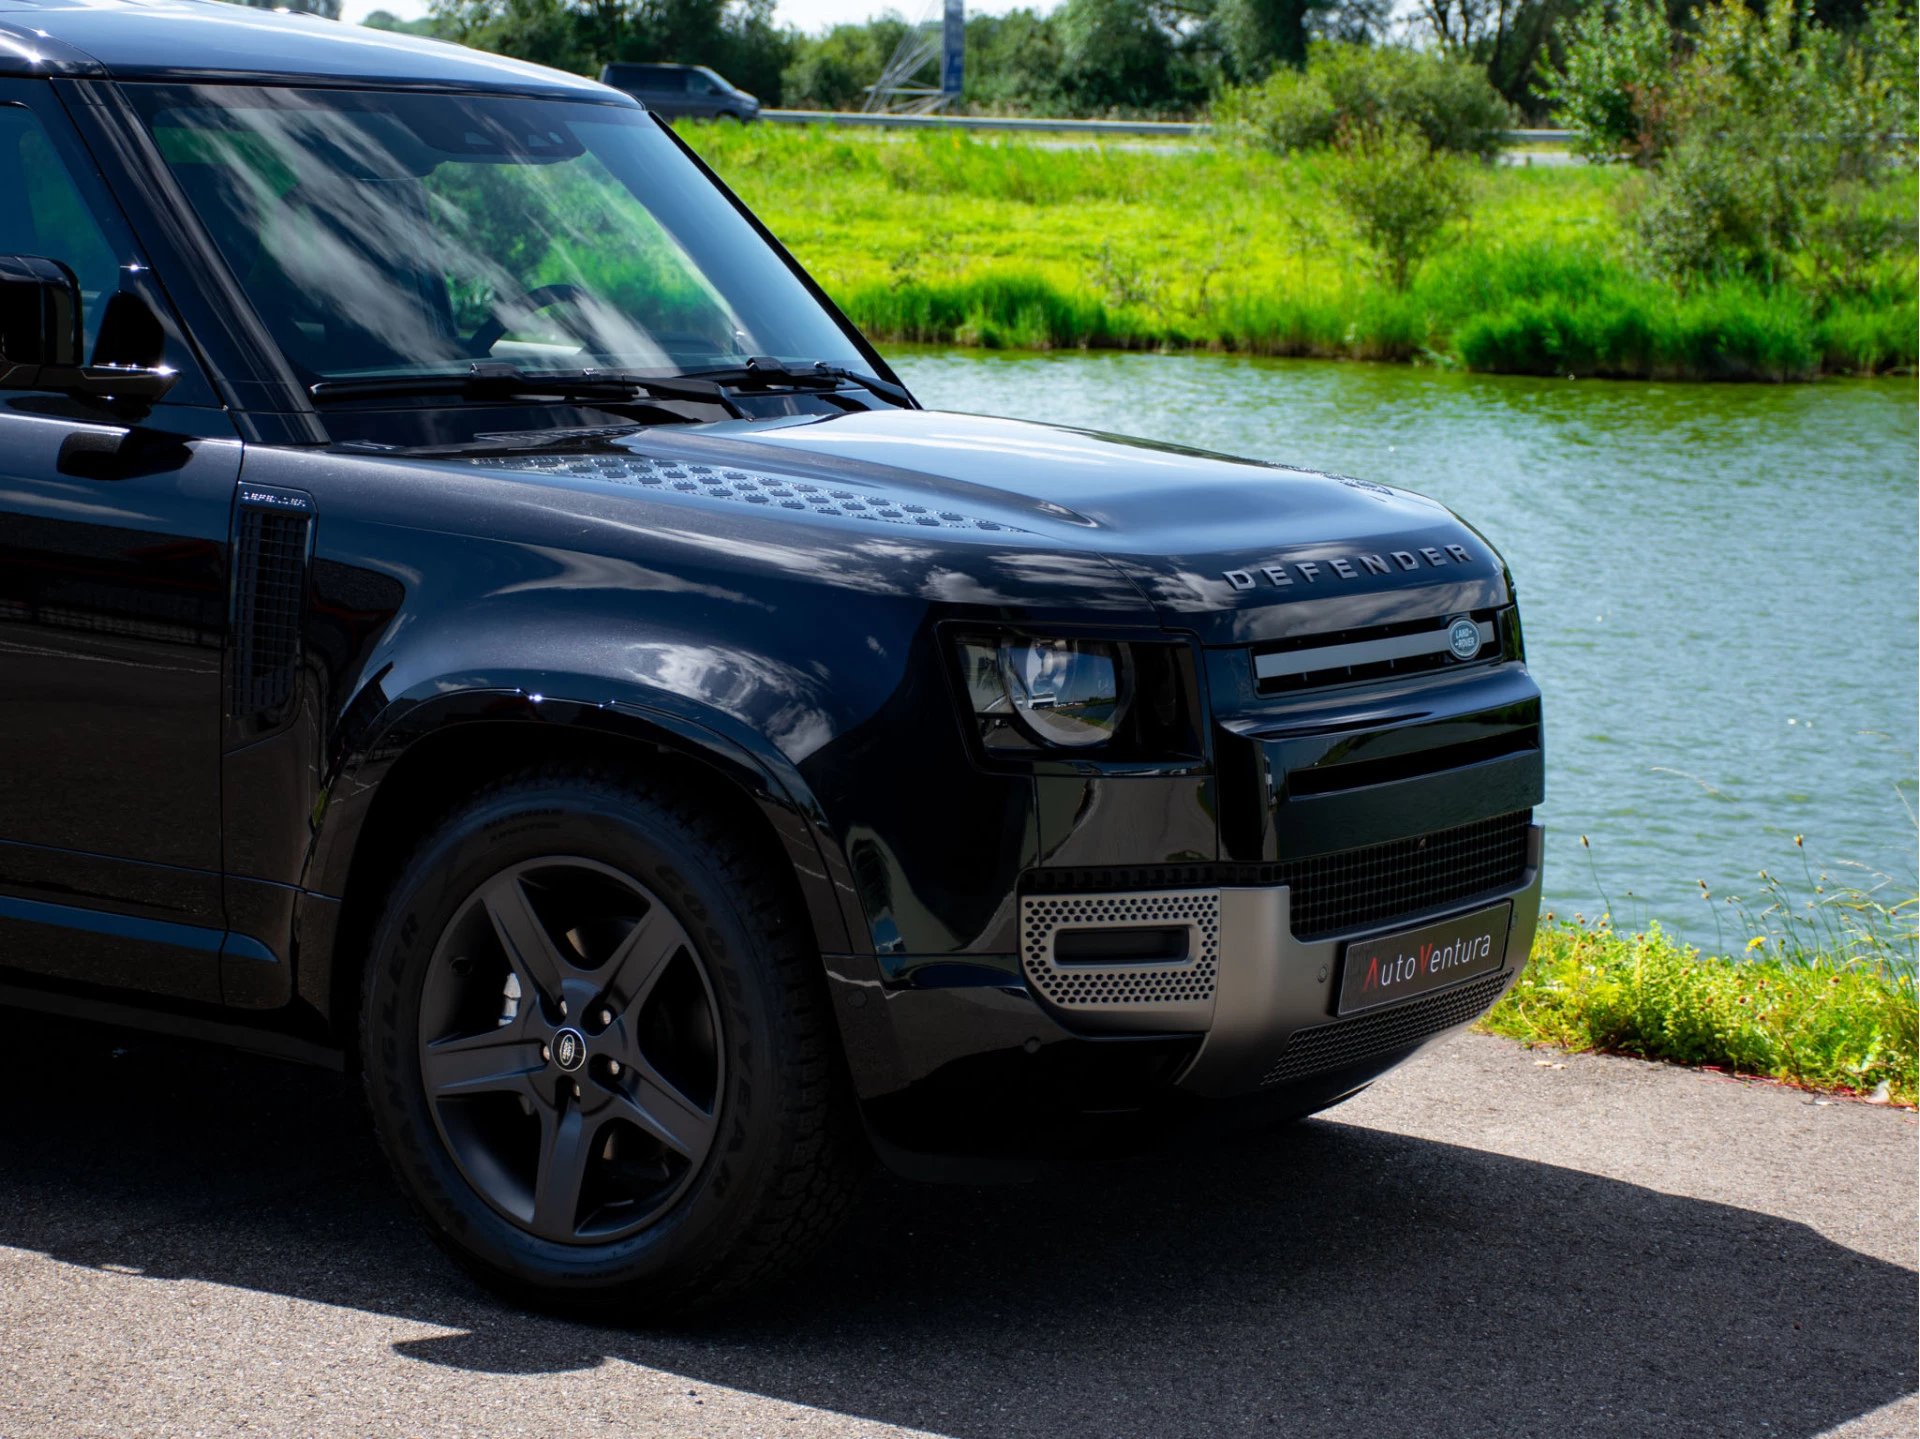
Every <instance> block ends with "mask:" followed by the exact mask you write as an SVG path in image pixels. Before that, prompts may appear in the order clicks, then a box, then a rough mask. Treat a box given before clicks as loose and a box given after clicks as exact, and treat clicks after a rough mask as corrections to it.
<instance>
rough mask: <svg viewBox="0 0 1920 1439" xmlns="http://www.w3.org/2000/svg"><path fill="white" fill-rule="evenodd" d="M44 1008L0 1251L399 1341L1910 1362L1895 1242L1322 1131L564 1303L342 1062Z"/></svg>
mask: <svg viewBox="0 0 1920 1439" xmlns="http://www.w3.org/2000/svg"><path fill="white" fill-rule="evenodd" d="M59 1028H60V1029H61V1030H62V1031H63V1033H61V1034H60V1035H58V1036H54V1035H51V1034H50V1033H49V1032H48V1030H47V1027H46V1026H44V1025H41V1024H39V1023H38V1022H35V1021H32V1020H30V1019H26V1018H24V1017H21V1016H5V1017H0V1086H4V1092H5V1093H6V1094H7V1096H8V1100H7V1103H6V1104H5V1106H4V1108H0V1245H4V1246H12V1247H16V1248H20V1249H25V1250H30V1251H39V1252H41V1253H44V1254H46V1255H49V1256H51V1257H53V1258H55V1259H58V1260H60V1261H63V1262H67V1263H72V1264H78V1265H89V1266H98V1267H107V1266H112V1267H114V1268H116V1269H118V1270H120V1271H131V1272H137V1273H140V1274H145V1275H148V1276H151V1277H155V1278H164V1279H195V1280H202V1281H206V1282H209V1283H213V1284H219V1285H231V1286H238V1287H243V1288H246V1289H251V1290H258V1291H265V1292H269V1293H273V1294H280V1295H286V1296H291V1297H293V1298H297V1299H304V1300H312V1301H316V1302H319V1303H323V1304H328V1305H336V1306H343V1307H345V1308H348V1309H355V1310H362V1311H366V1312H369V1313H373V1314H379V1315H387V1316H394V1317H400V1318H404V1319H408V1320H413V1321H418V1322H420V1323H422V1324H426V1325H431V1326H436V1327H439V1328H442V1329H445V1330H447V1331H450V1332H449V1333H447V1334H445V1335H440V1336H430V1337H423V1338H414V1339H408V1340H403V1341H401V1342H399V1343H396V1344H394V1346H393V1348H394V1350H395V1351H396V1352H397V1353H399V1354H400V1355H402V1356H403V1357H405V1358H408V1359H411V1360H414V1361H418V1362H421V1363H426V1364H435V1365H442V1366H447V1367H449V1368H451V1369H455V1370H466V1371H474V1372H481V1373H487V1374H529V1373H535V1374H537V1373H554V1372H566V1371H580V1370H588V1369H592V1368H594V1367H596V1366H599V1365H603V1364H605V1363H607V1362H608V1361H609V1360H627V1361H630V1362H632V1363H635V1364H641V1365H646V1366H649V1367H652V1368H655V1369H660V1370H665V1371H669V1372H672V1373H675V1374H679V1375H683V1376H685V1377H686V1378H687V1379H688V1380H689V1381H691V1382H692V1383H694V1384H695V1385H698V1384H708V1385H716V1386H725V1387H727V1388H731V1389H736V1390H743V1391H748V1392H751V1393H757V1394H763V1395H767V1396H771V1397H774V1398H777V1399H780V1400H784V1401H788V1402H792V1403H797V1404H807V1405H813V1406H818V1407H820V1408H824V1409H828V1410H834V1411H838V1412H840V1413H844V1414H848V1415H854V1416H858V1417H860V1418H863V1419H869V1420H875V1421H881V1422H887V1423H895V1424H901V1425H907V1426H911V1427H916V1428H923V1429H930V1430H935V1431H938V1432H940V1433H943V1434H949V1435H954V1436H969V1439H971V1436H976V1435H977V1436H983V1439H984V1436H1001V1435H1008V1434H1017V1433H1034V1434H1048V1435H1065V1434H1105V1435H1114V1434H1125V1435H1153V1436H1171V1435H1181V1434H1196V1435H1197V1434H1206V1435H1215V1434H1231V1433H1239V1432H1260V1433H1270V1432H1271V1433H1284V1434H1287V1435H1290V1436H1329V1439H1332V1436H1349V1435H1354V1434H1363V1433H1370V1432H1371V1433H1388V1434H1462V1435H1480V1434H1495V1433H1514V1434H1530V1433H1568V1432H1579V1431H1594V1432H1605V1433H1611V1434H1631V1433H1652V1432H1660V1433H1668V1434H1680V1433H1684V1434H1721V1433H1725V1434H1730V1435H1731V1434H1738V1435H1743V1436H1746V1435H1753V1434H1762V1433H1765V1434H1771V1435H1775V1436H1780V1435H1813V1434H1817V1433H1819V1432H1820V1431H1822V1430H1823V1429H1826V1428H1828V1427H1830V1426H1832V1425H1835V1424H1837V1423H1839V1422H1841V1421H1843V1420H1845V1419H1848V1418H1851V1417H1853V1416H1856V1415H1859V1414H1862V1413H1865V1412H1868V1411H1871V1410H1873V1409H1875V1408H1877V1407H1879V1406H1881V1405H1884V1404H1886V1403H1889V1402H1891V1401H1893V1400H1895V1399H1898V1398H1900V1397H1901V1396H1902V1395H1904V1394H1906V1393H1908V1392H1910V1391H1911V1390H1912V1388H1913V1370H1914V1355H1915V1347H1916V1343H1917V1342H1920V1335H1917V1334H1916V1318H1915V1279H1914V1276H1913V1274H1912V1273H1911V1272H1909V1271H1908V1270H1905V1269H1903V1268H1901V1267H1899V1266H1897V1265H1893V1264H1889V1263H1886V1262H1883V1261H1880V1260H1877V1259H1873V1258H1870V1257H1867V1256H1865V1255H1862V1254H1859V1253H1856V1252H1854V1251H1852V1250H1849V1249H1846V1248H1844V1247H1842V1246H1840V1245H1837V1244H1835V1243H1833V1242H1831V1241H1829V1240H1827V1239H1825V1238H1823V1237H1822V1236H1820V1235H1819V1234H1817V1233H1815V1232H1814V1231H1812V1230H1811V1229H1809V1228H1807V1227H1806V1226H1804V1225H1801V1224H1797V1223H1792V1222H1788V1221H1785V1220H1781V1219H1778V1218H1775V1217H1772V1216H1770V1215H1766V1214H1760V1213H1755V1212H1752V1211H1748V1210H1741V1209H1736V1208H1730V1207H1727V1206H1724V1205H1719V1204H1714V1203H1709V1202H1704V1201H1701V1200H1696V1199H1688V1198H1681V1197H1675V1196H1673V1195H1668V1194H1661V1193H1657V1192H1655V1191H1653V1190H1650V1189H1646V1188H1642V1187H1639V1186H1636V1185H1633V1184H1627V1183H1622V1182H1620V1181H1618V1180H1613V1179H1606V1178H1600V1177H1597V1176H1594V1175H1591V1174H1586V1173H1582V1172H1580V1171H1576V1170H1569V1169H1561V1168H1556V1167H1553V1166H1549V1165H1544V1164H1539V1163H1532V1162H1528V1161H1523V1160H1517V1159H1512V1158H1507V1157H1504V1156H1501V1155H1496V1154H1488V1153H1484V1152H1481V1151H1477V1150H1473V1149H1467V1148H1461V1147H1457V1146H1452V1145H1446V1144H1438V1143H1433V1142H1430V1141H1426V1140H1421V1139H1416V1138H1408V1137H1405V1136H1400V1135H1394V1134H1388V1133H1382V1132H1379V1131H1376V1130H1370V1129H1366V1128H1363V1127H1359V1126H1355V1125H1345V1124H1338V1123H1331V1122H1326V1121H1314V1122H1309V1123H1306V1124H1303V1125H1298V1126H1294V1127H1293V1128H1292V1129H1290V1130H1285V1131H1279V1132H1274V1133H1267V1134H1261V1135H1254V1136H1248V1137H1245V1138H1242V1139H1239V1140H1235V1141H1231V1142H1226V1143H1222V1144H1219V1145H1217V1146H1214V1147H1211V1148H1208V1149H1206V1150H1204V1151H1201V1152H1198V1153H1195V1152H1187V1153H1182V1154H1180V1155H1177V1156H1160V1157H1154V1158H1143V1159H1133V1160H1127V1161H1123V1162H1113V1163H1106V1164H1101V1165H1098V1166H1093V1167H1089V1168H1087V1169H1085V1170H1081V1171H1076V1172H1073V1173H1072V1174H1070V1175H1068V1176H1067V1177H1064V1178H1055V1179H1048V1180H1044V1181H1041V1182H1037V1183H1034V1184H1030V1185H1022V1186H1007V1187H996V1188H956V1187H923V1186H916V1185H910V1184H905V1183H901V1182H898V1181H894V1180H890V1179H884V1178H882V1179H877V1180H876V1182H875V1183H874V1185H873V1186H872V1188H871V1190H870V1192H869V1193H868V1195H867V1197H866V1198H865V1200H864V1201H863V1203H862V1204H861V1206H860V1207H859V1210H858V1212H857V1213H856V1215H855V1217H854V1221H853V1222H852V1223H851V1224H850V1225H849V1226H848V1227H847V1229H846V1230H845V1231H844V1233H843V1234H842V1235H841V1236H840V1238H839V1239H838V1240H837V1241H835V1243H834V1244H833V1245H832V1247H831V1248H830V1250H829V1251H828V1253H827V1254H826V1255H825V1256H824V1257H823V1258H822V1259H821V1260H820V1261H819V1262H818V1263H816V1264H814V1265H812V1266H810V1267H809V1268H808V1269H807V1270H806V1271H805V1272H804V1273H803V1274H802V1275H801V1276H800V1277H799V1278H798V1279H796V1280H795V1281H793V1282H791V1283H789V1284H788V1285H786V1286H785V1287H784V1288H782V1289H779V1290H777V1291H774V1292H773V1293H771V1294H769V1295H766V1296H764V1297H762V1298H759V1299H756V1300H754V1301H752V1302H751V1303H742V1304H740V1305H737V1306H735V1307H734V1308H733V1309H730V1310H727V1311H723V1312H721V1313H718V1314H714V1315H710V1316H707V1317H705V1318H702V1319H700V1320H699V1321H697V1322H694V1323H688V1324H683V1325H681V1326H678V1327H675V1328H672V1329H667V1330H651V1331H622V1330H617V1329H609V1328H603V1327H597V1326H592V1325H583V1324H576V1323H570V1322H567V1321H565V1320H561V1319H555V1318H551V1317H546V1316H540V1315H530V1314H525V1313H521V1312H518V1311H516V1310H514V1309H511V1308H509V1307H507V1306H505V1305H502V1304H501V1303H499V1302H498V1301H496V1300H494V1299H492V1298H491V1297H490V1296H488V1295H487V1294H485V1293H483V1292H482V1291H480V1290H479V1289H477V1288H476V1287H475V1286H474V1285H472V1284H471V1283H470V1282H469V1281H467V1280H466V1279H465V1278H463V1277H462V1276H461V1275H460V1274H459V1273H458V1271H457V1270H455V1269H454V1267H453V1266H452V1265H451V1264H450V1263H449V1262H447V1261H446V1260H445V1259H444V1258H442V1257H441V1256H440V1255H439V1253H438V1252H437V1251H436V1250H434V1249H433V1248H432V1246H431V1245H429V1244H428V1243H426V1242H425V1240H424V1238H423V1237H422V1235H421V1234H420V1232H419V1231H418V1230H417V1228H416V1227H415V1224H414V1221H413V1219H412V1218H411V1216H410V1215H409V1214H408V1212H407V1210H406V1208H405V1206H404V1204H403V1203H402V1202H401V1200H400V1198H399V1197H398V1195H397V1193H396V1192H395V1190H394V1189H393V1187H392V1185H391V1182H390V1181H389V1179H388V1177H387V1174H386V1171H385V1168H384V1165H383V1164H382V1162H381V1160H380V1158H379V1155H378V1154H377V1152H376V1150H375V1148H374V1145H373V1141H372V1138H371V1135H370V1133H369V1132H368V1129H367V1126H366V1123H365V1121H364V1119H363V1118H362V1116H361V1113H360V1110H359V1107H358V1104H357V1100H356V1098H355V1096H354V1094H353V1091H352V1089H351V1088H350V1086H349V1085H348V1084H347V1083H346V1082H345V1081H343V1080H341V1079H340V1078H339V1077H338V1076H331V1075H325V1074H320V1073H316V1072H311V1071H306V1070H301V1069H296V1068H293V1067H291V1066H284V1065H279V1064H275V1063H272V1062H268V1061H263V1060H254V1059H249V1058H244V1057H240V1056H234V1055H228V1054H225V1053H221V1052H217V1051H213V1050H203V1049H198V1048H195V1047H191V1046H186V1045H175V1044H171V1043H168V1042H163V1041H154V1040H145V1039H134V1038H126V1037H121V1038H118V1039H116V1038H114V1037H112V1036H100V1035H84V1036H80V1037H75V1036H74V1035H73V1033H72V1030H71V1027H69V1026H65V1025H62V1026H59ZM56 1074H58V1075H59V1076H60V1078H59V1080H58V1082H55V1080H54V1075H56ZM260 1342H262V1343H268V1342H270V1341H269V1340H266V1339H262V1340H261V1341H260ZM370 1342H371V1341H370Z"/></svg>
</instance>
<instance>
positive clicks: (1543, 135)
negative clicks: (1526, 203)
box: [760, 110, 1573, 145]
mask: <svg viewBox="0 0 1920 1439" xmlns="http://www.w3.org/2000/svg"><path fill="white" fill-rule="evenodd" d="M760 118H761V119H762V120H771V121H774V122H775V123H776V124H781V125H852V126H865V127H868V128H872V129H881V130H1024V131H1028V132H1031V133H1041V134H1058V135H1151V136H1159V137H1160V138H1162V139H1168V140H1192V139H1197V138H1199V137H1200V136H1203V135H1205V134H1207V133H1208V132H1210V131H1211V130H1212V129H1213V127H1212V126H1211V125H1209V124H1208V123H1207V122H1206V121H1204V120H1052V119H1046V118H1043V117H1039V116H1034V115H877V114H870V113H868V112H866V111H861V110H762V111H761V112H760ZM1506 139H1507V143H1509V144H1512V145H1527V144H1553V143H1556V142H1558V143H1561V144H1565V143H1566V142H1567V141H1569V140H1571V139H1573V131H1571V130H1509V131H1507V132H1506Z"/></svg>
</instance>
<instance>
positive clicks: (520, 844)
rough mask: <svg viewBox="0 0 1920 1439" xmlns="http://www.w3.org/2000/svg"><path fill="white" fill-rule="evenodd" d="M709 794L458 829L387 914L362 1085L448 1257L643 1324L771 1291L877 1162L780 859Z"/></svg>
mask: <svg viewBox="0 0 1920 1439" xmlns="http://www.w3.org/2000/svg"><path fill="white" fill-rule="evenodd" d="M729 812H730V811H729V810H728V808H727V807H726V806H725V805H720V804H716V803H715V802H714V796H713V795H712V794H711V793H709V792H706V791H702V790H699V789H697V788H694V787H692V786H691V785H690V784H689V783H688V781H687V780H686V778H685V777H682V776H660V775H654V776H650V777H639V776H635V775H630V774H626V773H623V772H610V771H604V770H598V769H587V768H573V767H560V766H555V767H541V768H536V769H532V770H528V771H525V772H522V773H519V774H513V775H507V776H503V777H501V778H500V779H498V780H496V781H494V782H492V783H490V784H484V785H482V786H481V787H480V788H479V789H478V790H477V792H475V793H474V794H473V796H472V797H471V798H470V799H469V800H468V801H466V802H465V803H464V804H462V805H461V806H459V807H458V808H457V809H455V810H453V811H452V812H451V813H448V814H446V815H443V816H441V817H439V818H438V819H437V820H435V821H434V822H433V823H432V824H431V825H430V826H429V829H428V832H427V833H426V834H425V835H423V836H422V838H421V839H420V841H419V843H418V845H417V846H416V848H415V850H414V853H413V855H412V857H411V858H410V859H409V860H408V861H407V862H406V864H405V865H403V866H402V868H401V870H400V873H399V875H398V876H397V877H396V878H395V880H394V881H393V885H392V888H391V889H390V890H389V892H388V893H387V896H386V898H385V900H384V903H383V909H382V913H381V915H380V918H379V921H378V923H377V924H376V925H375V927H374V930H373V934H372V940H371V944H370V946H369V951H368V955H367V970H366V981H365V985H364V987H363V994H362V997H361V1006H360V1035H361V1038H360V1062H361V1068H362V1078H363V1081H364V1083H365V1089H366V1096H367V1103H368V1107H369V1108H370V1110H371V1112H372V1115H373V1120H374V1127H375V1130H376V1132H377V1133H378V1135H379V1138H380V1142H381V1145H382V1147H383V1148H384V1149H385V1151H386V1154H387V1158H388V1160H389V1161H390V1162H391V1163H392V1165H393V1170H394V1174H395V1176H396V1178H397V1179H398V1180H399V1181H400V1184H401V1187H402V1188H403V1189H404V1190H405V1191H406V1193H407V1196H408V1198H409V1199H410V1200H411V1201H412V1202H413V1204H414V1206H415V1208H416V1209H418V1210H419V1212H420V1215H421V1217H422V1218H423V1219H424V1220H425V1222H426V1224H427V1226H428V1229H429V1231H430V1232H431V1234H432V1235H433V1237H434V1239H435V1240H436V1241H437V1242H438V1243H439V1244H440V1245H441V1246H442V1247H443V1248H445V1249H446V1250H447V1252H448V1253H449V1254H451V1255H452V1256H453V1257H454V1258H455V1259H457V1260H459V1261H460V1263H462V1264H463V1265H465V1266H466V1267H467V1268H468V1269H470V1270H472V1271H473V1272H474V1273H475V1274H476V1275H478V1276H479V1277H480V1278H481V1279H483V1280H484V1281H486V1282H487V1283H489V1284H492V1285H494V1286H495V1287H497V1288H500V1289H502V1290H504V1291H506V1292H507V1293H508V1294H510V1295H511V1296H512V1297H514V1298H516V1299H521V1300H525V1301H528V1302H532V1303H536V1304H541V1305H545V1306H551V1307H557V1308H564V1309H567V1310H570V1311H574V1312H583V1311H584V1312H588V1313H590V1314H592V1315H593V1316H594V1317H603V1318H608V1319H613V1320H616V1321H621V1322H629V1321H633V1320H638V1319H651V1318H659V1317H663V1316H666V1315H669V1314H672V1313H674V1312H676V1311H679V1310H683V1309H685V1308H687V1307H689V1306H693V1305H697V1304H702V1303H706V1302H709V1301H712V1300H715V1299H719V1298H721V1297H724V1296H726V1295H728V1294H733V1293H738V1292H740V1291H742V1290H745V1289H748V1288H752V1287H755V1286H758V1285H761V1284H764V1283H766V1282H768V1281H770V1280H772V1279H773V1278H775V1277H776V1276H777V1275H779V1274H780V1273H782V1272H784V1271H786V1270H789V1269H791V1268H793V1267H795V1266H796V1265H798V1264H801V1263H803V1262H804V1261H805V1260H806V1259H807V1258H808V1257H809V1256H810V1255H811V1254H812V1253H813V1252H814V1251H815V1250H816V1249H817V1248H818V1247H819V1245H820V1244H821V1243H822V1242H824V1240H825V1239H826V1237H827V1236H828V1235H830V1234H831V1233H832V1232H833V1230H834V1229H835V1228H836V1227H837V1226H838V1224H839V1221H840V1219H841V1217H842V1216H843V1215H844V1214H845V1212H846V1210H847V1208H848V1206H849V1204H850V1202H851V1200H852V1197H853V1194H854V1192H855V1190H856V1188H857V1186H858V1183H859V1180H860V1178H861V1176H862V1174H863V1173H864V1171H865V1169H866V1167H867V1163H868V1162H869V1159H870V1155H869V1152H868V1150H867V1147H866V1145H865V1143H864V1141H863V1139H862V1136H861V1133H860V1125H859V1118H858V1114H857V1111H856V1110H855V1108H854V1104H853V1097H852V1093H851V1086H850V1084H849V1082H848V1080H847V1076H846V1070H845V1060H844V1057H843V1055H842V1053H841V1050H840V1041H839V1035H838V1032H837V1029H836V1027H835V1025H834V1021H833V1016H832V1013H831V1011H830V1009H829V1007H828V1001H827V995H826V982H825V974H824V971H823V967H822V965H821V962H820V952H819V949H818V946H817V942H816V940H815V938H814V934H813V930H812V926H811V924H810V922H809V920H808V916H807V913H806V910H805V907H804V905H803V904H802V902H801V900H800V896H799V894H798V893H797V891H796V890H795V888H794V886H793V884H792V881H791V871H790V870H788V869H786V868H785V860H784V857H783V856H782V854H781V853H780V851H779V850H778V848H777V847H776V842H775V841H774V840H773V838H772V837H771V836H770V835H762V834H760V833H759V832H758V831H756V830H754V829H753V828H752V827H751V826H750V825H749V824H747V823H746V822H745V821H744V820H734V821H729V820H728V819H726V818H724V817H723V816H724V815H726V814H727V813H729Z"/></svg>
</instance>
